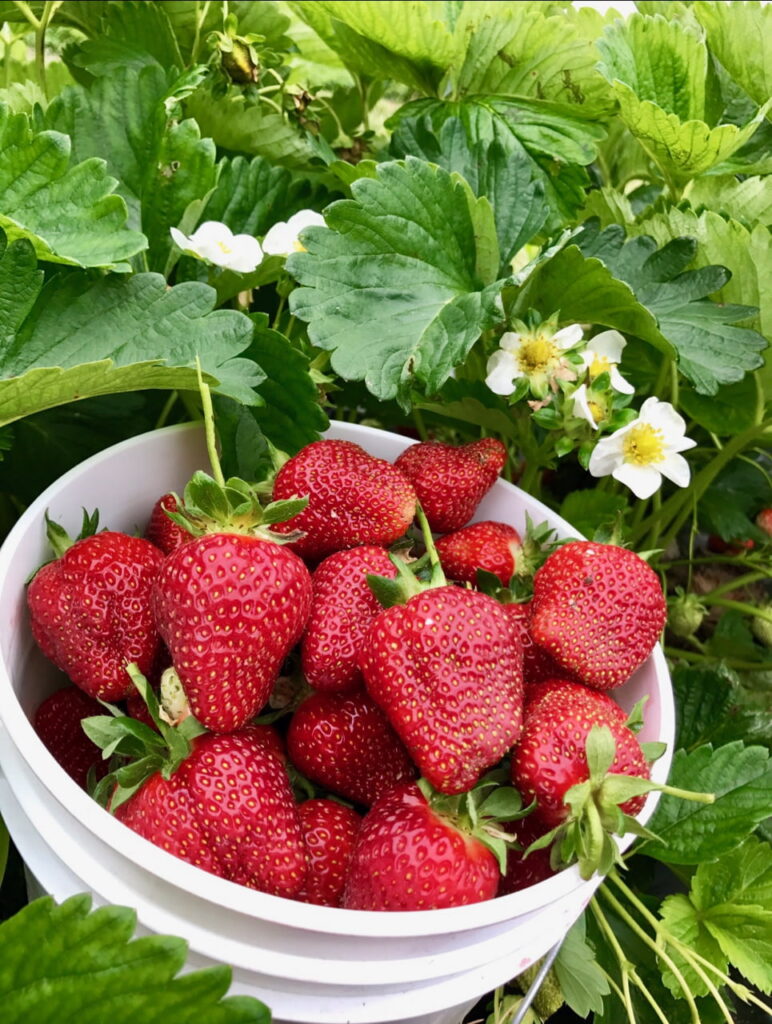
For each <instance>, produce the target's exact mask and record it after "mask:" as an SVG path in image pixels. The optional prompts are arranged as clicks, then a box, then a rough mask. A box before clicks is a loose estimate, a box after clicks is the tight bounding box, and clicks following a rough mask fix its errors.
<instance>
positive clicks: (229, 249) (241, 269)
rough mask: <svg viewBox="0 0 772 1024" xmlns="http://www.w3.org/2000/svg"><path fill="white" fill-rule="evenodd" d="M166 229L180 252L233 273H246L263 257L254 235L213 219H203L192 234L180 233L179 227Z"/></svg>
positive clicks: (255, 266) (260, 261) (253, 268)
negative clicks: (243, 232)
mask: <svg viewBox="0 0 772 1024" xmlns="http://www.w3.org/2000/svg"><path fill="white" fill-rule="evenodd" d="M169 230H170V231H171V236H172V238H173V239H174V243H175V245H177V246H179V248H180V249H182V250H183V252H186V253H189V254H190V255H192V256H197V257H198V259H200V260H204V261H205V262H206V263H213V264H214V265H215V266H216V267H223V268H224V269H225V270H234V271H235V272H236V273H237V274H250V273H251V272H252V271H253V270H255V269H256V268H257V267H258V266H259V265H260V264H261V263H262V261H263V250H262V249H261V247H260V243H259V242H258V240H257V239H256V238H253V236H252V235H234V234H233V232H232V231H231V229H230V228H229V227H228V226H227V224H221V223H220V222H219V221H217V220H208V221H206V222H205V223H204V224H201V225H200V226H199V227H197V228H196V230H195V231H194V232H193V234H192V235H184V234H183V233H182V232H181V231H180V230H179V228H170V229H169Z"/></svg>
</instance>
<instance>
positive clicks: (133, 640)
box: [27, 522, 163, 701]
mask: <svg viewBox="0 0 772 1024" xmlns="http://www.w3.org/2000/svg"><path fill="white" fill-rule="evenodd" d="M48 536H49V539H50V540H51V543H52V545H53V547H54V550H55V552H56V554H57V555H58V557H57V558H56V559H55V560H54V561H52V562H48V563H47V564H46V565H44V566H43V567H42V568H41V569H39V570H38V572H37V573H36V574H35V576H34V578H33V579H32V582H31V583H30V584H29V587H28V589H27V604H28V607H29V611H30V624H31V628H32V635H33V636H34V638H35V640H36V642H37V644H38V646H39V647H40V649H41V650H42V651H43V653H44V654H45V655H46V657H47V658H50V659H51V661H53V662H54V664H55V665H56V666H57V667H58V668H60V669H62V671H63V672H66V673H67V675H68V676H69V677H70V679H71V680H72V682H73V683H75V685H76V686H79V687H80V688H81V689H82V690H84V691H85V692H86V693H87V694H89V696H91V697H99V698H101V699H102V700H108V701H112V700H121V699H122V698H123V697H125V696H127V694H129V693H130V692H131V690H132V685H131V681H130V680H129V677H128V676H127V675H126V671H125V670H126V665H127V664H128V663H129V662H132V661H135V662H137V664H138V665H139V666H140V669H141V670H142V671H143V672H148V671H150V668H151V666H152V665H153V662H154V660H155V657H156V653H157V650H158V645H159V643H160V640H159V636H158V630H157V629H156V626H155V623H154V622H153V617H152V613H151V611H150V592H151V588H152V585H153V582H154V581H155V578H156V576H157V575H158V571H159V569H160V566H161V563H162V561H163V554H162V552H160V551H159V550H158V548H156V547H155V546H154V545H153V544H151V543H150V542H149V541H147V540H143V539H142V538H141V537H130V536H128V535H127V534H125V533H117V532H114V531H110V530H105V531H103V532H102V533H97V534H94V535H92V536H85V537H81V539H79V540H76V541H75V542H74V543H73V542H72V541H71V540H70V538H69V537H68V536H67V535H66V534H65V532H64V531H63V530H62V529H61V527H58V526H57V525H56V524H53V523H50V522H49V528H48Z"/></svg>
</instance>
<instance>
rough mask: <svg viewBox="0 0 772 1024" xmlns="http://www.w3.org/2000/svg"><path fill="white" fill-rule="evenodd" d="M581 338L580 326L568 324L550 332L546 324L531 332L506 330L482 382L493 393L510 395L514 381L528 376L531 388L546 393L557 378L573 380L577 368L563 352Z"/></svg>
mask: <svg viewBox="0 0 772 1024" xmlns="http://www.w3.org/2000/svg"><path fill="white" fill-rule="evenodd" d="M581 339H582V328H581V327H580V325H579V324H571V325H570V326H569V327H563V328H561V329H560V330H559V331H554V332H553V331H552V329H551V328H550V327H549V325H548V324H547V323H545V324H542V325H541V326H540V327H537V328H535V329H534V330H533V331H521V332H515V331H508V332H507V333H506V334H502V336H501V338H500V340H499V351H498V352H494V353H493V355H492V356H491V357H490V359H489V360H488V365H487V368H486V369H487V376H486V378H485V383H486V384H487V385H488V387H489V388H490V389H491V391H493V392H494V394H496V395H511V394H512V392H513V391H514V389H515V381H517V380H518V379H519V378H521V377H527V378H528V381H529V383H530V385H531V388H532V389H533V391H534V392H535V393H537V394H542V395H544V394H546V391H547V388H548V387H552V389H553V390H555V387H556V384H555V382H556V381H558V380H575V378H576V371H575V370H574V368H573V367H572V366H571V364H570V363H569V362H568V360H566V359H565V357H564V355H563V353H564V352H566V351H567V350H568V349H570V348H573V347H574V345H576V344H577V342H579V341H581Z"/></svg>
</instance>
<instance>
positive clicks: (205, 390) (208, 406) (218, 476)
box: [196, 356, 225, 487]
mask: <svg viewBox="0 0 772 1024" xmlns="http://www.w3.org/2000/svg"><path fill="white" fill-rule="evenodd" d="M196 369H197V370H198V390H199V392H200V394H201V405H202V407H203V410H204V431H205V434H206V451H207V454H208V455H209V463H210V465H211V467H212V476H213V477H214V479H215V480H216V481H217V483H218V484H219V485H220V487H224V486H225V477H224V476H223V471H222V466H221V465H220V457H219V455H218V454H217V434H216V432H215V429H214V408H213V407H212V392H211V391H210V390H209V385H208V384H206V383H205V381H204V378H203V376H202V374H201V363H200V362H199V359H198V356H196Z"/></svg>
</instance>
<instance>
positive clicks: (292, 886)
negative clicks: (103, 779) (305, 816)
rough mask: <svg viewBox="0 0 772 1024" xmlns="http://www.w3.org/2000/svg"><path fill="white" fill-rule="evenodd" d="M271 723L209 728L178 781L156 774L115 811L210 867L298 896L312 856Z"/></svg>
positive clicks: (270, 890) (263, 889) (137, 827)
mask: <svg viewBox="0 0 772 1024" xmlns="http://www.w3.org/2000/svg"><path fill="white" fill-rule="evenodd" d="M266 731H267V727H265V726H248V727H247V728H245V729H242V730H240V731H239V732H237V733H231V734H230V735H227V736H218V735H215V734H213V733H205V734H203V735H201V736H198V737H197V738H196V739H194V740H193V742H192V748H193V749H192V751H191V753H190V755H189V756H188V758H187V759H186V760H185V761H184V762H183V763H182V765H181V766H180V767H179V768H178V770H177V771H176V772H175V773H174V774H173V775H172V776H171V778H170V779H168V780H166V779H164V778H163V777H162V776H161V775H160V773H156V774H155V775H152V776H151V777H150V778H149V779H148V781H147V782H146V783H145V784H144V786H143V787H142V788H141V789H140V790H138V791H137V793H135V794H134V795H133V796H132V797H130V798H129V800H127V801H126V803H124V804H121V805H120V806H119V807H118V808H117V809H116V811H115V816H116V817H117V818H118V819H119V820H120V821H122V822H123V823H124V824H125V825H127V826H128V827H129V828H131V829H133V830H134V831H135V832H137V833H139V835H141V836H144V838H145V839H148V840H150V842H152V843H154V844H155V845H156V846H160V847H161V848H162V849H165V850H168V852H169V853H173V854H174V855H175V856H176V857H180V858H181V859H182V860H186V861H188V862H189V863H191V864H195V865H197V866H198V867H200V868H202V869H203V870H205V871H209V872H211V873H212V874H215V875H218V876H219V877H221V878H227V879H229V880H231V881H234V882H239V883H240V884H241V885H246V886H248V887H249V888H252V889H258V890H260V891H261V892H268V893H272V894H273V895H276V896H286V897H288V898H290V899H291V898H294V897H295V896H296V895H297V894H298V893H299V892H300V891H301V889H302V887H303V885H304V884H305V880H306V871H307V854H306V847H305V842H304V839H303V832H302V829H301V825H300V820H299V818H298V814H297V809H296V807H295V803H294V799H293V796H292V790H291V788H290V784H289V779H288V778H287V773H286V769H285V767H284V764H283V762H282V760H281V758H280V757H279V756H278V755H277V753H276V747H275V741H273V740H272V739H271V738H270V737H269V736H266V735H265V734H264V733H265V732H266Z"/></svg>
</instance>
